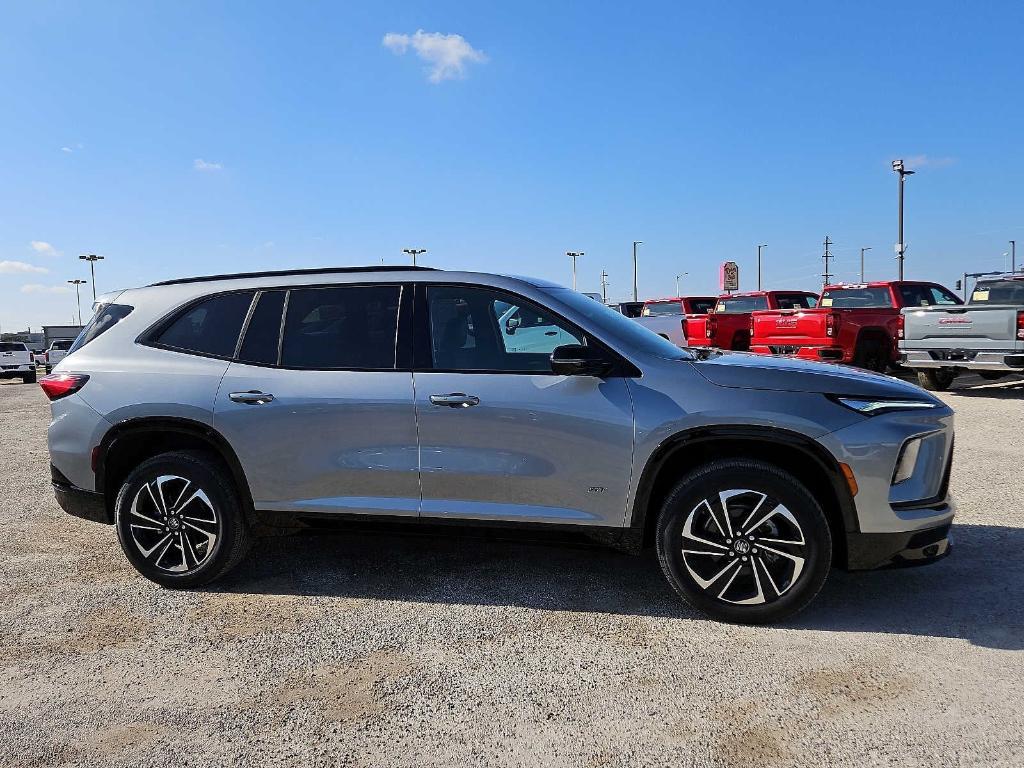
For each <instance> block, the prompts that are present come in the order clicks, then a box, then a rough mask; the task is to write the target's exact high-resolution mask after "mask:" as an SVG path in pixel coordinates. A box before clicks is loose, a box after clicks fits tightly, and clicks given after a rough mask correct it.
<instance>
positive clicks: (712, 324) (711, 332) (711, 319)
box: [704, 315, 718, 339]
mask: <svg viewBox="0 0 1024 768" xmlns="http://www.w3.org/2000/svg"><path fill="white" fill-rule="evenodd" d="M704 328H705V333H707V336H708V338H709V339H713V338H715V334H717V333H718V318H717V317H715V316H714V315H708V319H707V322H706V323H705V324H704Z"/></svg>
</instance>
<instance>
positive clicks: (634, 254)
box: [633, 240, 644, 301]
mask: <svg viewBox="0 0 1024 768" xmlns="http://www.w3.org/2000/svg"><path fill="white" fill-rule="evenodd" d="M643 242H644V241H643V240H634V241H633V301H639V299H638V298H637V297H638V296H639V291H637V288H636V247H637V246H638V245H642V244H643Z"/></svg>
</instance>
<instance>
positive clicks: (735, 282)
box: [718, 261, 740, 291]
mask: <svg viewBox="0 0 1024 768" xmlns="http://www.w3.org/2000/svg"><path fill="white" fill-rule="evenodd" d="M718 283H719V285H720V286H721V288H722V290H723V291H738V290H739V289H740V268H739V266H738V265H737V264H736V262H735V261H723V262H722V266H721V267H720V268H719V271H718Z"/></svg>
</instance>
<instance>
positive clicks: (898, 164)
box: [892, 160, 914, 280]
mask: <svg viewBox="0 0 1024 768" xmlns="http://www.w3.org/2000/svg"><path fill="white" fill-rule="evenodd" d="M892 169H893V170H894V171H896V173H898V174H899V175H900V240H899V242H898V243H896V253H897V254H898V256H897V259H898V260H899V267H900V269H899V279H900V280H902V279H903V254H904V253H905V252H906V250H907V246H906V244H905V243H904V242H903V184H904V182H905V181H906V178H907V176H913V175H914V172H913V171H908V170H907V169H906V168H904V167H903V161H902V160H893V161H892Z"/></svg>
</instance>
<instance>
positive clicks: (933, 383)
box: [917, 368, 956, 392]
mask: <svg viewBox="0 0 1024 768" xmlns="http://www.w3.org/2000/svg"><path fill="white" fill-rule="evenodd" d="M955 378H956V371H951V370H950V369H949V368H923V369H918V371H917V383H918V384H920V385H921V386H922V387H924V388H925V389H927V390H928V391H929V392H945V391H946V390H947V389H949V385H950V384H952V383H953V379H955Z"/></svg>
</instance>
